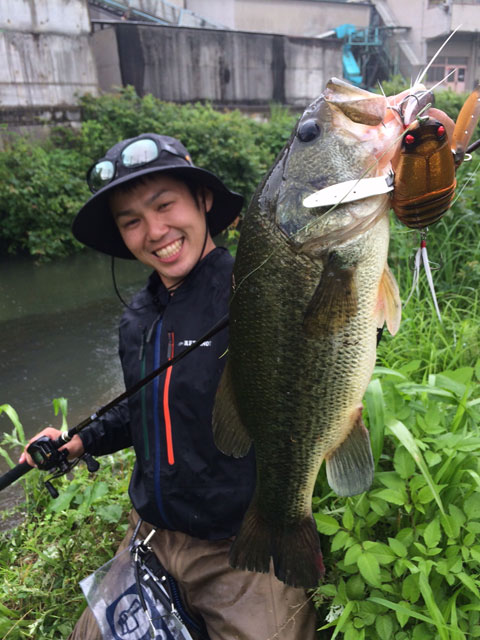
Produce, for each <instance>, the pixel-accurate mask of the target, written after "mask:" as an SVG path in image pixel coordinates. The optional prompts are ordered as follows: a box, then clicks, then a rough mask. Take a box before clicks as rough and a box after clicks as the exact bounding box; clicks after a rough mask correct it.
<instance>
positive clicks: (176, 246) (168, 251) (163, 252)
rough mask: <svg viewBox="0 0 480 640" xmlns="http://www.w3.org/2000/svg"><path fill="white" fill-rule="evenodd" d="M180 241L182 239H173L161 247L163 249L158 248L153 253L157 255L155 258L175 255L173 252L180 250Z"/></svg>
mask: <svg viewBox="0 0 480 640" xmlns="http://www.w3.org/2000/svg"><path fill="white" fill-rule="evenodd" d="M182 242H183V240H182V239H180V240H175V242H172V243H171V244H169V245H168V246H167V247H163V249H158V250H157V251H155V252H154V253H155V255H156V256H157V258H170V257H171V256H173V255H175V253H178V251H180V249H181V247H182Z"/></svg>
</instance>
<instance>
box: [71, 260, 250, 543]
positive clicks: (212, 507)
mask: <svg viewBox="0 0 480 640" xmlns="http://www.w3.org/2000/svg"><path fill="white" fill-rule="evenodd" d="M232 267H233V259H232V257H231V256H230V254H229V253H228V252H227V251H226V249H223V248H216V249H214V250H213V251H212V252H210V253H209V254H208V255H207V256H206V257H205V258H204V259H203V260H202V261H201V262H200V263H199V264H198V265H197V266H196V267H195V268H194V269H193V270H192V272H191V273H190V274H189V276H188V277H187V278H186V280H185V281H184V282H183V283H182V284H181V285H180V286H179V287H178V289H177V290H176V291H175V295H173V296H170V295H169V293H168V291H167V290H166V288H165V287H164V285H163V284H162V282H161V280H160V278H159V277H158V275H157V274H156V273H153V274H152V275H151V276H150V278H149V280H148V284H147V286H146V287H145V288H144V289H142V290H141V291H140V292H139V293H138V294H137V295H136V296H135V297H134V299H133V301H132V302H131V303H130V307H132V308H133V309H134V310H131V309H127V310H126V311H125V312H124V314H123V316H122V319H121V322H120V358H121V362H122V368H123V373H124V379H125V386H126V388H127V389H128V388H129V387H131V386H132V385H134V384H135V383H136V382H138V380H139V379H140V378H142V377H144V376H145V375H147V374H148V373H149V372H150V371H152V370H153V369H155V368H157V367H158V366H159V365H160V364H161V363H162V362H164V361H165V360H167V359H168V358H171V357H173V356H174V355H176V354H177V353H178V352H180V351H181V350H182V349H184V348H185V347H187V346H189V345H190V344H192V343H193V342H194V341H195V340H197V339H198V338H200V337H201V336H202V335H204V334H205V333H207V331H208V330H209V329H210V328H211V327H212V326H213V325H214V324H215V323H216V322H218V321H219V320H220V319H221V318H222V317H223V316H224V315H225V314H226V313H227V312H228V300H229V295H230V283H231V272H232ZM227 346H228V331H227V329H223V330H222V331H221V332H219V333H217V334H216V335H215V336H213V337H212V339H211V340H209V341H207V342H205V343H203V344H202V345H201V346H200V347H198V348H197V349H195V350H194V351H192V353H190V354H188V355H187V356H186V357H185V358H183V359H182V360H181V361H180V362H178V363H177V364H175V365H174V366H173V367H169V368H168V369H167V371H166V372H164V373H162V374H161V375H160V376H157V377H156V378H155V379H154V381H153V382H151V383H150V384H149V385H147V386H146V387H143V388H142V389H141V390H140V391H139V392H137V393H136V394H135V395H134V396H132V397H131V398H129V399H128V401H126V402H124V403H123V404H120V405H118V406H117V407H115V408H114V409H112V410H111V411H109V412H108V413H107V414H106V415H105V416H103V417H102V418H101V419H99V420H98V421H96V422H95V423H93V424H92V425H91V426H90V427H87V428H86V429H84V430H83V431H82V432H81V433H80V437H81V439H82V442H83V445H84V447H85V450H86V451H88V452H89V453H91V454H93V455H104V454H107V453H113V452H114V451H118V450H119V449H123V448H127V447H129V446H131V445H133V447H134V448H135V453H136V458H137V460H136V463H135V468H134V471H133V474H132V478H131V481H130V488H129V494H130V498H131V500H132V503H133V506H134V507H135V509H136V510H137V511H138V513H139V514H140V516H141V517H142V518H143V519H144V520H146V521H147V522H149V523H150V524H152V525H154V526H155V527H158V528H163V529H170V530H173V531H183V532H184V533H187V534H189V535H191V536H195V537H198V538H204V539H211V540H215V539H221V538H227V537H230V536H232V535H235V534H236V533H237V531H238V529H239V526H240V523H241V520H242V518H243V515H244V513H245V510H246V508H247V506H248V504H249V502H250V499H251V496H252V493H253V489H254V485H255V461H254V453H253V450H251V451H250V452H249V454H248V455H247V456H246V457H245V458H241V459H235V458H232V457H230V456H225V455H224V454H222V453H221V452H220V451H219V450H218V449H217V448H216V446H215V444H214V441H213V435H212V428H211V419H212V409H213V403H214V397H215V391H216V388H217V386H218V383H219V380H220V375H221V373H222V370H223V367H224V365H225V360H226V351H227Z"/></svg>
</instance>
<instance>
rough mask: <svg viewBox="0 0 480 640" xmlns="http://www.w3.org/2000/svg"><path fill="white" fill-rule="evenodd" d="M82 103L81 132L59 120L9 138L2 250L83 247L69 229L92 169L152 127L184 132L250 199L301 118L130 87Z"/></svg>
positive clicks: (0, 175)
mask: <svg viewBox="0 0 480 640" xmlns="http://www.w3.org/2000/svg"><path fill="white" fill-rule="evenodd" d="M81 105H82V126H81V129H80V130H79V131H77V130H73V129H71V128H66V127H58V128H57V129H55V130H54V131H53V132H52V135H51V136H50V138H49V139H48V140H47V141H46V142H35V141H31V140H27V139H26V138H22V137H21V136H16V135H13V134H10V135H9V136H8V137H7V140H6V144H5V148H4V150H3V151H2V152H0V223H1V224H0V253H10V254H15V253H19V252H28V253H30V254H31V255H33V256H35V257H36V258H39V259H50V258H53V257H56V256H59V257H60V256H64V255H67V254H68V253H71V252H73V251H76V250H78V249H80V248H81V245H80V244H79V243H77V242H76V241H75V240H74V238H73V237H72V235H71V231H70V228H71V223H72V220H73V217H74V216H75V214H76V212H77V211H78V210H79V209H80V207H81V206H82V205H83V204H84V203H85V202H86V200H87V199H88V197H89V195H90V192H89V191H88V188H87V186H86V182H85V174H86V172H87V170H88V168H89V167H90V166H91V164H93V162H95V161H96V160H98V159H99V158H101V157H102V156H103V155H104V153H105V152H106V151H107V149H108V148H109V147H111V146H112V145H113V144H115V143H116V142H118V141H119V140H122V139H125V138H131V137H134V136H137V135H139V134H141V133H146V132H149V131H151V132H157V133H162V134H164V135H170V136H173V137H177V138H180V139H181V140H182V142H183V143H184V144H185V146H186V147H187V148H188V150H189V152H190V153H191V155H192V158H193V161H194V162H195V164H197V165H198V166H201V167H205V168H207V169H209V170H210V171H212V172H213V173H216V174H217V175H219V176H220V177H221V178H222V179H223V180H224V181H225V183H226V184H227V185H228V186H229V187H230V188H231V189H233V190H234V191H238V192H239V193H241V194H242V195H244V196H245V200H246V203H248V201H249V199H250V198H251V196H252V195H253V193H254V191H255V189H256V187H257V185H258V183H259V182H260V180H261V179H262V178H263V176H264V174H265V172H266V171H267V169H268V168H269V166H270V165H271V164H272V162H273V160H274V158H275V156H276V154H277V153H278V152H279V151H280V149H281V148H282V146H283V145H284V143H285V141H286V140H287V139H288V137H289V136H290V132H291V129H292V127H293V123H294V121H295V118H294V117H293V116H291V115H290V114H289V113H288V111H287V110H286V109H284V108H282V107H278V106H274V107H272V114H271V118H270V120H269V121H265V122H263V121H262V122H260V121H257V120H254V119H252V118H249V117H247V116H245V115H243V114H241V113H240V112H239V111H225V112H219V111H216V110H214V109H213V107H212V106H211V105H209V104H195V105H192V104H186V105H176V104H172V103H166V102H162V101H161V100H158V99H156V98H154V97H153V96H151V95H147V96H145V97H144V98H139V97H138V96H137V95H136V93H135V91H134V89H133V88H132V87H127V88H126V89H123V90H122V91H121V92H120V93H118V94H116V95H109V94H106V95H103V96H100V97H99V98H94V97H92V96H84V97H83V98H82V99H81Z"/></svg>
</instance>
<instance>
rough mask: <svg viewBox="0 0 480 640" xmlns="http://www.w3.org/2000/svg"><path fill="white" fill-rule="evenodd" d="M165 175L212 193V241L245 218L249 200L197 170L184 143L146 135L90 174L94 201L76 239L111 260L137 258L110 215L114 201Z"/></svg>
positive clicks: (115, 150)
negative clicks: (127, 187)
mask: <svg viewBox="0 0 480 640" xmlns="http://www.w3.org/2000/svg"><path fill="white" fill-rule="evenodd" d="M140 141H143V142H140ZM133 143H138V144H133ZM162 171H165V172H168V174H172V175H173V176H174V177H176V178H178V179H180V180H182V179H185V180H191V181H193V182H194V183H198V185H199V186H205V187H208V188H209V189H211V191H212V194H213V204H212V207H211V208H210V210H209V211H208V212H207V224H208V228H209V230H210V234H211V235H212V236H216V235H217V234H219V233H220V232H221V231H224V230H225V229H226V228H227V227H228V226H229V225H230V224H231V223H232V222H233V221H234V220H235V218H236V217H237V216H238V215H239V213H240V211H241V209H242V206H243V197H242V196H241V195H240V194H238V193H235V192H234V191H230V189H228V188H227V187H226V186H225V185H224V184H223V182H222V181H221V180H220V179H219V178H217V176H216V175H215V174H213V173H211V172H210V171H207V170H206V169H201V168H200V167H196V166H195V165H194V164H193V162H192V160H191V158H190V155H189V153H188V151H187V149H186V148H185V147H184V146H183V144H182V143H181V142H179V140H177V139H176V138H171V137H170V136H161V135H158V134H156V133H144V134H142V135H140V136H137V137H136V138H129V139H128V140H122V141H121V142H119V143H117V144H116V145H114V146H113V147H112V148H111V149H109V150H108V151H107V153H106V154H105V157H104V158H102V159H101V160H99V161H98V162H96V163H95V164H94V165H93V166H92V167H91V168H90V169H89V171H88V173H87V182H88V185H89V187H90V190H91V191H92V192H93V196H92V197H91V198H90V199H89V200H88V201H87V202H86V204H85V205H84V206H83V207H82V208H81V209H80V211H79V212H78V213H77V215H76V217H75V219H74V221H73V225H72V232H73V235H74V236H75V238H76V239H77V240H79V241H80V242H81V243H83V244H85V245H86V246H87V247H91V248H92V249H96V250H97V251H102V252H103V253H107V254H108V255H111V256H115V257H117V258H134V255H133V254H132V253H130V251H129V250H128V249H127V247H126V246H125V243H124V242H123V240H122V236H121V235H120V232H119V231H118V228H117V225H116V224H115V222H114V220H113V216H112V214H111V213H110V209H109V206H108V197H109V195H110V194H111V192H112V190H113V189H115V187H117V186H118V185H121V184H124V183H126V182H128V181H129V180H133V179H134V178H138V177H140V176H144V175H147V174H150V173H152V174H153V173H160V172H162Z"/></svg>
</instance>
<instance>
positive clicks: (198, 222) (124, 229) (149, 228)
mask: <svg viewBox="0 0 480 640" xmlns="http://www.w3.org/2000/svg"><path fill="white" fill-rule="evenodd" d="M204 200H205V205H206V208H207V211H208V210H209V209H210V207H211V205H212V201H213V197H212V194H211V192H210V191H209V190H208V189H205V197H204V198H200V199H199V203H200V206H199V204H197V202H196V200H195V199H194V198H193V197H192V194H191V193H190V190H189V188H188V187H187V185H186V184H184V183H183V182H181V181H180V180H176V179H175V178H173V177H171V176H166V175H158V176H152V178H151V179H150V180H148V182H146V183H145V184H139V185H137V186H136V187H134V188H133V189H132V190H131V191H128V192H127V193H122V192H121V191H117V192H114V193H113V195H112V196H111V198H110V209H111V211H112V214H113V217H114V220H115V222H116V224H117V226H118V229H119V231H120V234H121V236H122V238H123V241H124V242H125V244H126V246H127V247H128V249H130V251H131V252H132V253H133V255H134V256H135V257H136V258H137V259H138V260H140V262H143V264H146V265H147V266H149V267H153V269H155V270H156V271H157V273H158V275H159V276H160V278H161V279H162V282H163V283H164V285H165V286H166V287H174V286H175V285H176V284H178V283H180V282H181V281H182V280H183V279H184V278H185V277H186V276H187V275H188V274H189V273H190V271H191V270H192V269H193V267H194V266H195V265H196V264H197V262H198V260H199V259H200V258H201V257H203V256H205V255H206V254H207V253H209V252H210V251H211V250H212V249H214V248H215V245H214V243H213V240H212V238H211V237H210V233H209V232H207V230H206V220H205V213H204V211H203V207H204ZM206 233H207V241H206V243H205V248H204V250H203V251H202V249H203V247H204V242H205V234H206Z"/></svg>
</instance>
